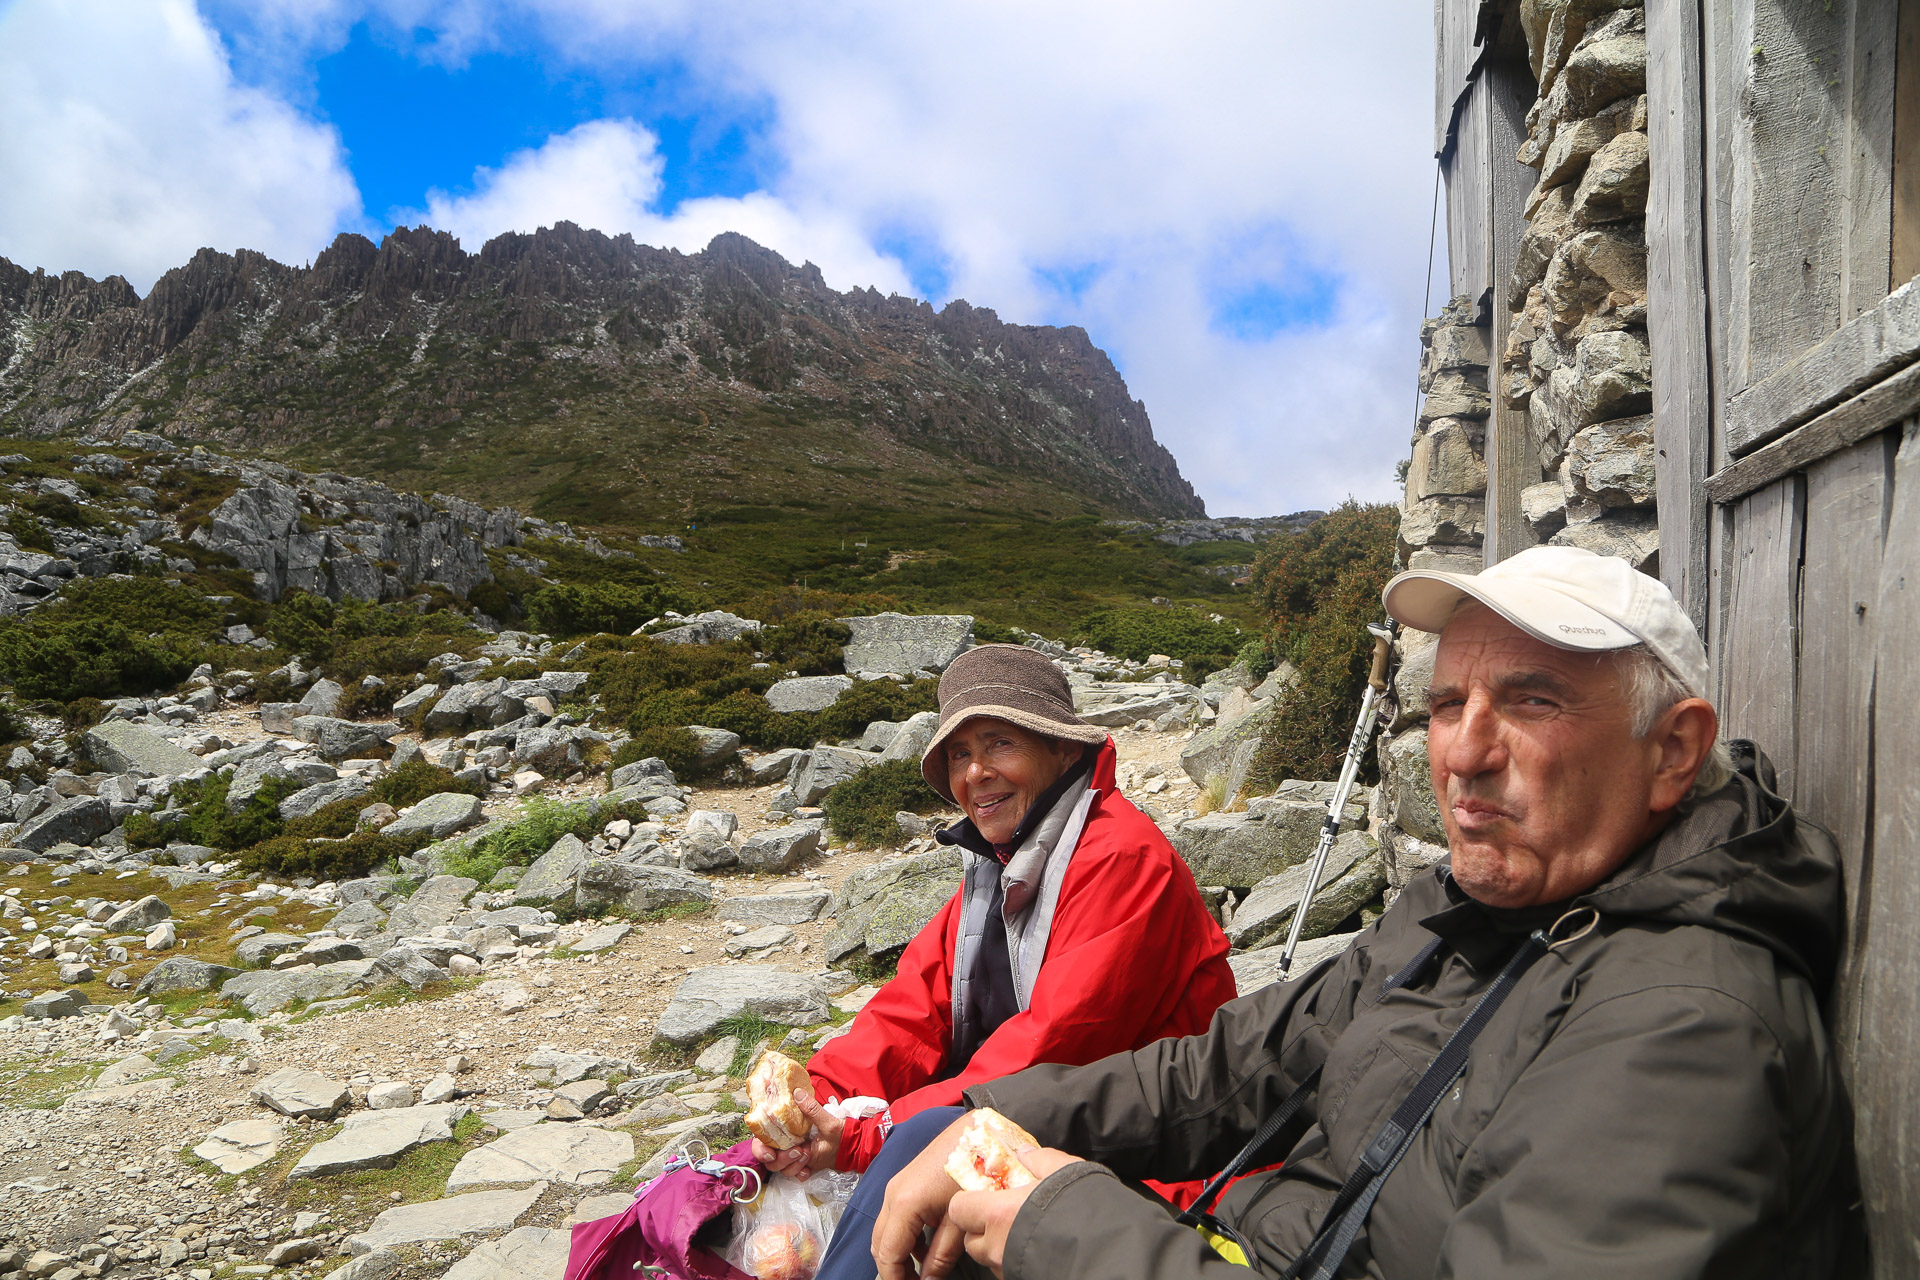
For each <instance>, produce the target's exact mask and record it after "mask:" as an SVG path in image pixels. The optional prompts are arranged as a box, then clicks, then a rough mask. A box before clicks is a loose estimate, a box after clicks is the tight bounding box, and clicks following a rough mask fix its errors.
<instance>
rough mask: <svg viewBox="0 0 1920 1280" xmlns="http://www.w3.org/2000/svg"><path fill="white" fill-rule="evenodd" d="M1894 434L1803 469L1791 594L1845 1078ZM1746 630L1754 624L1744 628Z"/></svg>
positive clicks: (1803, 764) (1804, 768)
mask: <svg viewBox="0 0 1920 1280" xmlns="http://www.w3.org/2000/svg"><path fill="white" fill-rule="evenodd" d="M1898 434H1899V433H1898V432H1897V431H1884V432H1881V433H1880V434H1879V435H1877V436H1874V437H1872V438H1870V439H1867V440H1863V441H1861V442H1860V443H1859V444H1857V445H1854V446H1853V447H1852V448H1850V449H1845V450H1842V451H1841V452H1839V453H1835V454H1831V455H1829V456H1828V457H1826V458H1823V459H1821V460H1820V461H1819V462H1817V463H1815V464H1814V465H1813V466H1811V467H1809V468H1808V469H1807V533H1806V566H1807V569H1806V572H1805V574H1804V575H1802V580H1801V593H1800V634H1801V642H1800V680H1799V703H1798V710H1799V725H1798V733H1799V742H1798V744H1797V745H1798V755H1799V760H1798V763H1797V765H1796V766H1795V769H1794V777H1795V782H1794V788H1795V794H1794V808H1795V809H1797V810H1798V811H1799V812H1800V813H1802V814H1803V815H1805V816H1806V817H1809V818H1812V819H1813V820H1814V821H1815V822H1818V823H1819V824H1820V825H1821V826H1823V827H1825V828H1826V829H1827V830H1829V831H1831V832H1832V833H1833V835H1834V838H1835V839H1836V840H1837V841H1839V844H1840V859H1841V863H1842V865H1843V867H1844V868H1845V876H1846V890H1847V921H1848V926H1849V927H1848V933H1849V938H1848V948H1847V956H1848V961H1847V963H1845V964H1844V965H1843V966H1842V969H1841V973H1840V976H1839V978H1838V979H1837V980H1836V983H1835V992H1834V997H1835V998H1834V1003H1833V1034H1834V1041H1835V1043H1836V1045H1838V1047H1839V1048H1840V1049H1841V1063H1842V1067H1843V1069H1844V1070H1851V1067H1852V1052H1851V1050H1852V1047H1853V1045H1854V1043H1855V1041H1856V1038H1857V1035H1858V1028H1859V1017H1860V1006H1859V999H1858V994H1859V983H1860V977H1861V973H1862V969H1861V966H1860V963H1859V962H1860V961H1861V960H1862V959H1863V957H1864V952H1862V951H1861V950H1859V949H1858V948H1856V947H1855V946H1854V945H1853V944H1854V943H1855V942H1856V941H1857V939H1858V936H1859V933H1860V928H1859V926H1858V924H1857V923H1856V922H1863V921H1864V919H1865V908H1866V904H1867V903H1868V902H1869V901H1870V899H1869V898H1868V896H1867V895H1866V893H1865V892H1864V886H1865V884H1866V876H1865V871H1866V867H1867V856H1866V850H1867V842H1868V829H1867V828H1868V824H1869V822H1870V819H1871V815H1872V812H1873V810H1872V807H1871V803H1870V801H1871V796H1872V786H1873V756H1872V752H1871V751H1870V750H1869V744H1870V743H1871V742H1872V741H1873V673H1874V652H1875V649H1876V646H1877V645H1878V641H1879V619H1880V557H1881V548H1882V542H1883V539H1884V538H1885V536H1886V531H1885V526H1886V504H1887V494H1888V492H1889V486H1890V484H1891V482H1892V464H1893V448H1892V446H1893V445H1895V444H1897V443H1898ZM1748 625H1753V620H1748Z"/></svg>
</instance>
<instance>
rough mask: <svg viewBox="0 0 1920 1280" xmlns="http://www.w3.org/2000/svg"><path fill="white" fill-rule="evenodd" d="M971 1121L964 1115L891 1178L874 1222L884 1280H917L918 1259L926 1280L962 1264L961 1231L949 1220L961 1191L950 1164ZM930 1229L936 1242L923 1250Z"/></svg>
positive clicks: (934, 1279) (875, 1244)
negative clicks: (952, 1202)
mask: <svg viewBox="0 0 1920 1280" xmlns="http://www.w3.org/2000/svg"><path fill="white" fill-rule="evenodd" d="M971 1118H972V1117H971V1116H964V1115H963V1116H961V1117H960V1118H959V1119H958V1120H955V1121H954V1122H953V1123H952V1124H950V1125H948V1126H947V1128H946V1131H945V1132H943V1133H942V1134H941V1135H940V1136H939V1137H937V1138H935V1139H934V1140H933V1141H932V1142H931V1143H929V1144H928V1145H927V1148H926V1149H925V1150H924V1151H922V1152H921V1153H920V1154H919V1155H917V1156H915V1157H914V1158H913V1161H912V1162H911V1163H910V1164H908V1165H907V1166H906V1168H904V1169H902V1170H900V1172H898V1173H896V1174H894V1175H893V1177H892V1178H891V1179H889V1180H888V1182H887V1198H886V1200H885V1201H884V1202H883V1203H882V1204H881V1206H880V1216H879V1217H878V1218H876V1219H875V1220H874V1224H873V1261H874V1265H875V1266H877V1267H878V1268H879V1272H880V1280H914V1270H913V1264H914V1259H916V1258H919V1259H920V1275H921V1276H922V1277H923V1278H924V1280H937V1277H940V1276H944V1275H947V1274H949V1273H950V1272H952V1270H953V1265H954V1263H956V1262H958V1261H959V1260H960V1248H961V1242H960V1229H959V1228H958V1227H956V1226H954V1225H953V1223H952V1222H950V1221H949V1220H948V1219H947V1202H948V1201H949V1200H952V1199H953V1198H954V1197H955V1196H956V1195H958V1194H959V1193H960V1188H959V1187H957V1186H955V1185H954V1181H953V1179H952V1178H949V1177H948V1176H947V1169H946V1164H947V1157H948V1156H950V1155H952V1154H953V1149H954V1148H955V1147H956V1146H958V1145H960V1134H961V1132H962V1131H963V1130H965V1129H966V1127H967V1122H968V1120H970V1119H971ZM929 1229H931V1230H932V1231H933V1240H932V1242H931V1243H929V1244H927V1245H926V1246H925V1248H924V1250H923V1249H922V1246H921V1243H920V1238H921V1235H922V1233H924V1232H925V1231H927V1230H929Z"/></svg>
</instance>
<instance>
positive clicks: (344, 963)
mask: <svg viewBox="0 0 1920 1280" xmlns="http://www.w3.org/2000/svg"><path fill="white" fill-rule="evenodd" d="M380 976H381V975H380V974H379V973H378V972H377V971H376V970H375V968H374V962H373V961H371V960H336V961H334V962H333V963H332V964H323V965H320V966H318V967H316V968H313V969H307V970H303V971H301V972H297V973H276V972H273V971H271V970H259V971H256V972H253V973H243V974H240V975H239V976H238V977H234V978H229V979H227V980H226V982H224V983H222V984H221V987H220V998H221V999H222V1000H226V1001H228V1002H229V1003H237V1004H239V1005H240V1006H241V1007H242V1008H244V1009H245V1010H246V1011H247V1012H248V1013H250V1014H252V1015H253V1016H254V1017H256V1018H257V1017H259V1016H261V1015H262V1014H267V1013H273V1012H274V1011H275V1010H278V1009H284V1008H286V1007H287V1006H288V1005H290V1004H292V1003H293V1002H294V1001H296V1000H304V1001H306V1002H307V1003H309V1004H312V1003H313V1002H314V1001H316V1000H338V999H339V998H340V997H342V996H350V995H355V994H357V993H359V992H362V991H365V990H367V989H368V988H369V987H371V986H373V985H374V983H375V982H377V981H379V979H380Z"/></svg>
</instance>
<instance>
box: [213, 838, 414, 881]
mask: <svg viewBox="0 0 1920 1280" xmlns="http://www.w3.org/2000/svg"><path fill="white" fill-rule="evenodd" d="M415 847H416V846H414V845H413V844H412V843H411V842H409V841H405V840H396V839H394V838H393V837H392V836H383V835H381V834H380V833H379V832H377V831H361V832H357V833H355V834H353V835H351V836H348V837H347V838H346V839H344V840H303V839H301V838H299V837H298V836H293V835H280V836H275V837H273V838H272V839H269V840H262V841H261V842H260V843H258V844H255V845H252V846H251V847H249V848H247V849H245V850H243V851H242V852H241V854H240V866H241V869H242V870H244V871H245V872H246V873H247V874H249V875H256V876H257V875H280V876H312V877H314V878H315V879H318V880H351V879H355V878H356V877H359V876H364V875H366V874H367V873H368V872H369V871H372V870H373V869H374V868H376V867H379V866H382V865H384V864H386V863H389V862H392V861H393V860H394V859H395V858H399V857H402V856H404V855H406V854H409V853H412V852H413V851H414V848H415Z"/></svg>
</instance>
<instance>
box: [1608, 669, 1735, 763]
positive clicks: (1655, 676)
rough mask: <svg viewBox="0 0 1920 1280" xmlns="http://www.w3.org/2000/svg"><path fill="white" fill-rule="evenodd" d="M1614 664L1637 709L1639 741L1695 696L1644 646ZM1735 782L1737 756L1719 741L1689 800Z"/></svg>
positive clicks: (1629, 700) (1635, 724)
mask: <svg viewBox="0 0 1920 1280" xmlns="http://www.w3.org/2000/svg"><path fill="white" fill-rule="evenodd" d="M1614 660H1615V661H1616V662H1618V663H1619V671H1620V682H1621V685H1622V686H1623V688H1624V691H1625V693H1626V697H1627V704H1628V705H1629V706H1630V707H1631V708H1632V709H1633V736H1634V737H1636V738H1644V737H1646V736H1647V735H1648V734H1650V733H1652V732H1653V726H1654V725H1656V724H1658V723H1659V721H1660V717H1661V716H1663V715H1665V714H1666V713H1667V711H1668V709H1669V708H1671V707H1672V706H1673V705H1674V704H1675V703H1678V702H1683V701H1685V700H1686V699H1688V698H1691V697H1693V696H1694V695H1693V694H1692V693H1689V692H1688V691H1687V687H1686V686H1685V685H1684V684H1681V683H1680V677H1679V676H1676V675H1675V674H1673V671H1672V669H1671V668H1669V667H1668V666H1667V664H1666V663H1664V662H1662V661H1660V659H1659V658H1657V657H1655V656H1654V652H1653V650H1651V649H1649V648H1647V646H1645V645H1643V644H1636V645H1633V646H1631V647H1629V648H1626V649H1619V650H1615V653H1614ZM1732 780H1733V756H1732V754H1731V753H1729V752H1728V750H1727V744H1726V743H1724V742H1722V741H1720V740H1719V739H1718V738H1715V739H1714V743H1713V749H1712V750H1711V751H1709V752H1708V753H1707V758H1706V760H1705V761H1704V762H1703V763H1702V764H1701V766H1700V773H1699V775H1698V776H1696V777H1695V778H1694V780H1693V786H1692V788H1691V789H1689V790H1688V792H1687V795H1686V798H1687V799H1688V800H1697V799H1699V798H1700V797H1701V796H1704V795H1709V794H1711V793H1712V792H1715V791H1718V790H1719V789H1720V788H1721V787H1724V786H1726V785H1727V783H1728V782H1730V781H1732Z"/></svg>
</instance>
